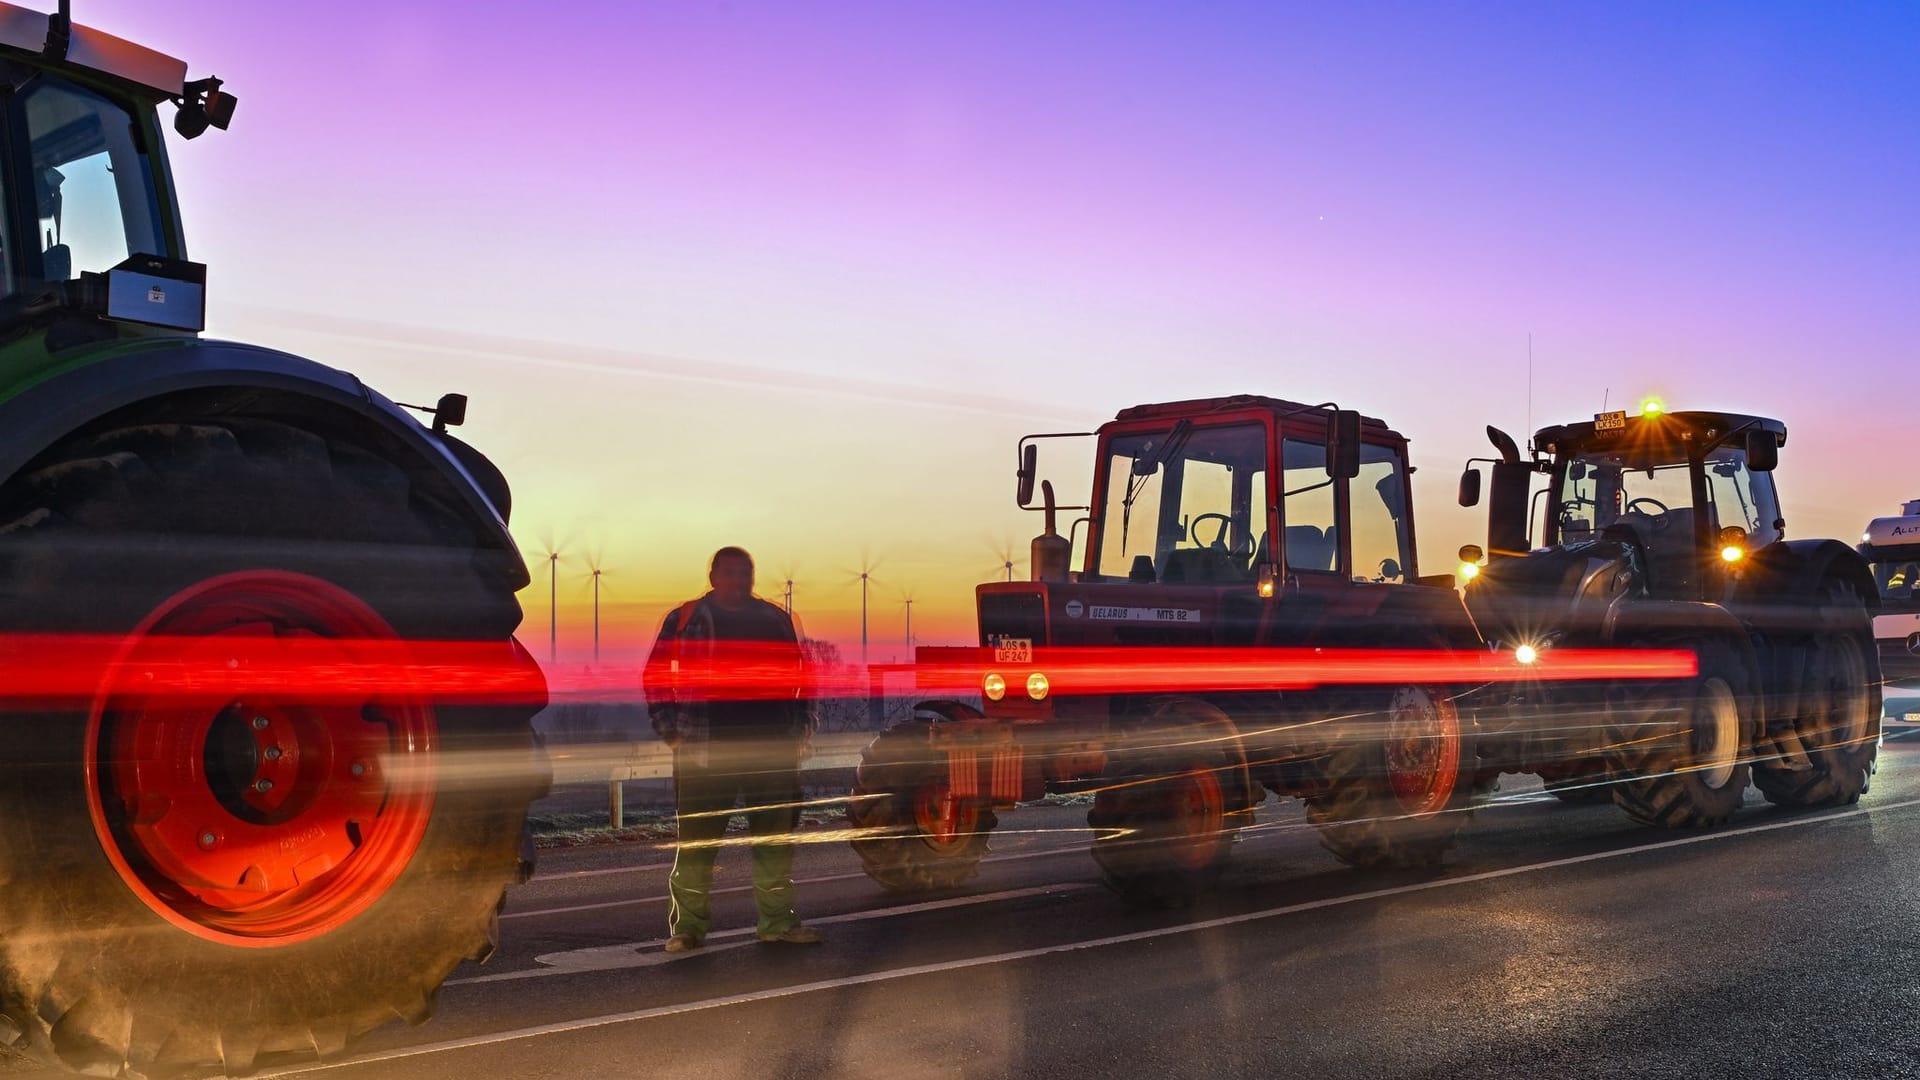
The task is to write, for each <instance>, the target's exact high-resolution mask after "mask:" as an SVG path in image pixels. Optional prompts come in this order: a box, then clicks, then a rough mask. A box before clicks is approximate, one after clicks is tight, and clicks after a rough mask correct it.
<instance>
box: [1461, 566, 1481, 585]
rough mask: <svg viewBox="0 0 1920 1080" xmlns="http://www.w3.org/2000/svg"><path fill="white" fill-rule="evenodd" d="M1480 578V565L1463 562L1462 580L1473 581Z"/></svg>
mask: <svg viewBox="0 0 1920 1080" xmlns="http://www.w3.org/2000/svg"><path fill="white" fill-rule="evenodd" d="M1479 576H1480V564H1479V563H1470V562H1463V563H1461V564H1460V580H1461V581H1472V580H1473V579H1474V578H1477V577H1479Z"/></svg>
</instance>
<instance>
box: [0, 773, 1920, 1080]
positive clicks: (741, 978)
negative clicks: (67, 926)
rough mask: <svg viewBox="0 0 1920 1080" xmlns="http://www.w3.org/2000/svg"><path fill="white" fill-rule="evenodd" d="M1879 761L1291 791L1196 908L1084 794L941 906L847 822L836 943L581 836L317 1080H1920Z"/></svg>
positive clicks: (834, 855) (636, 853) (817, 899)
mask: <svg viewBox="0 0 1920 1080" xmlns="http://www.w3.org/2000/svg"><path fill="white" fill-rule="evenodd" d="M1881 761H1882V767H1881V771H1880V774H1879V775H1878V776H1877V777H1876V778H1875V781H1874V785H1873V790H1872V792H1871V793H1870V794H1869V795H1868V796H1867V797H1866V798H1864V799H1863V800H1862V801H1861V804H1860V805H1859V806H1858V807H1857V808H1852V809H1849V810H1844V811H1827V812H1820V813H1811V814H1804V813H1803V814H1791V813H1783V812H1780V811H1776V810H1773V809H1771V808H1769V807H1767V806H1766V805H1765V804H1764V803H1763V802H1761V801H1760V800H1759V798H1758V796H1756V795H1749V799H1748V805H1747V808H1746V809H1745V811H1744V812H1743V813H1742V814H1741V816H1740V817H1739V818H1738V819H1737V820H1736V821H1735V822H1734V824H1733V825H1732V826H1730V827H1729V828H1726V829H1722V830H1719V831H1716V832H1708V833H1664V832H1652V831H1648V830H1644V829H1641V828H1638V827H1635V826H1633V825H1631V824H1629V823H1628V822H1627V821H1626V819H1625V818H1624V816H1623V815H1621V814H1620V813H1619V812H1618V811H1616V810H1614V809H1613V808H1611V807H1604V806H1602V807H1569V806H1563V805H1561V804H1559V803H1558V802H1557V801H1554V800H1552V799H1550V798H1545V797H1543V796H1542V795H1541V794H1540V793H1539V791H1538V789H1537V786H1535V785H1534V784H1533V783H1531V782H1530V781H1527V780H1520V779H1517V778H1513V777H1508V778H1507V779H1506V782H1505V783H1506V788H1507V790H1506V791H1504V792H1503V793H1502V801H1500V802H1499V803H1497V804H1496V805H1495V806H1493V807H1490V808H1488V809H1484V810H1481V811H1480V812H1479V813H1478V814H1477V815H1476V819H1475V822H1474V824H1473V826H1472V828H1471V829H1470V831H1469V833H1468V835H1467V837H1466V839H1465V840H1464V841H1463V842H1462V844H1461V845H1460V847H1459V848H1458V849H1457V851H1456V853H1455V855H1454V857H1453V858H1452V860H1451V861H1450V863H1449V865H1448V867H1447V868H1446V869H1445V871H1444V872H1443V873H1441V874H1439V875H1437V876H1436V875H1412V874H1398V873H1392V874H1383V873H1359V872H1355V871H1351V870H1346V869H1343V868H1341V867H1340V866H1339V865H1338V864H1336V863H1335V862H1334V860H1333V859H1332V858H1331V856H1328V855H1327V854H1325V853H1324V852H1323V851H1322V850H1321V849H1320V848H1319V846H1318V844H1317V842H1316V840H1315V838H1314V834H1313V832H1312V830H1311V829H1309V828H1307V827H1306V826H1305V825H1304V823H1303V822H1302V820H1301V815H1300V812H1299V810H1298V804H1296V803H1284V804H1278V805H1276V804H1274V803H1272V802H1271V801H1269V803H1268V804H1267V805H1266V806H1264V807H1263V808H1262V810H1261V813H1260V815H1259V820H1258V824H1257V826H1256V827H1254V828H1252V829H1249V830H1247V831H1246V832H1245V833H1243V839H1242V841H1241V843H1240V844H1239V845H1238V846H1237V849H1236V851H1235V856H1234V864H1233V869H1232V870H1231V871H1230V872H1229V874H1228V875H1227V877H1226V879H1225V881H1224V883H1223V886H1222V888H1221V889H1220V890H1219V892H1218V894H1217V895H1216V896H1214V897H1213V898H1212V899H1211V900H1210V901H1209V902H1207V903H1206V904H1204V905H1202V906H1199V907H1195V908H1191V909H1188V910H1185V911H1180V912H1139V911H1132V910H1128V909H1127V908H1125V907H1123V906H1122V905H1121V904H1120V903H1119V902H1118V901H1117V900H1116V899H1115V898H1114V897H1112V896H1111V895H1110V894H1108V893H1107V892H1106V891H1105V890H1104V888H1103V887H1102V886H1101V885H1100V884H1099V882H1098V876H1097V873H1096V871H1095V868H1094V866H1093V863H1092V861H1091V860H1090V859H1089V858H1088V856H1087V854H1086V852H1085V850H1084V845H1085V840H1086V836H1085V833H1084V809H1082V808H1074V807H1050V808H1038V809H1031V810H1022V811H1019V812H1017V813H1013V814H1008V815H1005V816H1003V818H1002V825H1003V827H1004V830H1005V831H1004V832H1003V833H1000V834H998V837H997V840H996V843H995V850H994V854H993V856H991V857H990V859H989V862H988V863H987V865H986V867H985V868H984V870H983V872H982V873H981V876H980V877H979V879H978V880H976V881H975V882H974V883H972V884H971V885H970V886H969V887H968V888H966V889H964V890H962V891H958V892H954V893H947V894H940V895H935V896H922V897H914V898H899V897H892V896H888V895H886V894H883V893H882V892H880V891H879V890H878V889H877V888H876V887H875V886H873V885H872V884H870V883H869V882H868V881H867V880H866V879H865V877H864V876H863V875H861V874H860V872H859V870H858V867H857V864H856V862H855V860H854V858H853V857H852V855H851V853H850V852H849V851H848V850H847V848H846V847H845V846H844V844H841V843H838V842H822V843H817V844H813V845H809V846H807V847H806V848H804V849H803V850H802V853H801V856H800V859H799V864H798V865H799V877H800V879H801V886H800V891H801V899H802V906H803V911H804V913H805V914H806V915H807V916H808V917H809V919H810V921H811V922H812V923H813V924H814V925H816V926H819V927H820V928H821V929H823V930H824V931H826V932H827V933H828V935H829V939H828V942H827V944H825V945H824V946H819V947H813V948H806V947H795V946H771V945H761V944H758V943H757V942H755V941H753V939H752V934H751V927H752V921H751V920H752V906H751V895H750V892H749V891H748V890H747V889H745V888H744V887H743V886H744V884H745V882H746V852H745V851H744V850H737V849H736V850H729V851H727V852H724V853H723V854H722V862H721V872H720V878H719V881H718V883H717V884H718V886H719V887H721V888H724V889H729V890H732V891H727V892H723V893H720V894H719V895H718V896H717V898H716V916H717V918H716V933H715V934H714V936H713V937H712V938H710V939H709V943H708V945H707V947H706V948H705V949H703V950H701V951H699V952H696V953H692V954H688V955H686V956H684V957H675V958H671V959H670V958H669V957H668V956H667V955H666V954H665V953H663V952H661V951H660V945H661V938H662V937H663V936H664V924H665V918H666V913H665V908H666V904H665V899H664V891H665V889H664V884H665V883H664V878H665V872H664V871H665V866H666V863H665V859H666V857H667V853H666V852H663V851H660V850H656V849H654V848H651V847H648V846H644V845H624V846H619V847H599V848H584V849H571V850H564V851H556V852H549V853H547V854H546V857H545V858H544V860H543V865H542V869H541V873H540V875H539V877H537V878H536V879H535V881H534V882H532V883H531V884H530V885H528V886H526V887H524V888H521V889H519V890H517V891H516V892H515V893H514V894H513V895H512V899H511V902H510V905H509V908H508V913H507V917H506V919H505V921H504V923H503V925H502V942H501V948H500V951H499V953H498V954H496V955H495V956H494V958H493V959H492V960H491V961H490V962H489V963H487V964H485V965H469V966H468V967H465V968H463V969H461V970H460V971H459V972H458V973H456V975H455V976H454V978H453V980H452V981H451V982H450V983H449V984H448V985H447V987H446V988H445V989H444V990H443V991H442V993H441V995H440V1000H439V1013H438V1016H437V1017H436V1018H435V1019H434V1020H433V1021H432V1022H431V1023H429V1024H427V1025H425V1026H423V1027H420V1028H411V1029H409V1028H402V1027H399V1026H397V1025H396V1026H395V1027H393V1028H390V1029H387V1030H384V1031H381V1032H378V1033H376V1034H375V1035H374V1036H372V1037H371V1038H369V1039H367V1040H366V1041H364V1042H363V1043H361V1044H360V1045H359V1046H358V1047H357V1050H356V1056H355V1057H354V1058H353V1059H351V1060H349V1061H346V1062H342V1063H337V1064H333V1065H326V1066H316V1067H311V1068H307V1069H299V1070H293V1073H292V1074H298V1075H306V1076H315V1077H328V1078H339V1080H359V1078H375V1077H378V1078H396V1077H397V1078H439V1077H460V1078H478V1077H494V1076H501V1077H555V1078H559V1077H565V1078H570V1080H572V1078H589V1077H633V1076H649V1077H680V1076H685V1077H702V1078H708V1077H731V1076H745V1077H754V1078H756V1080H758V1078H769V1077H789V1076H794V1077H799V1076H835V1077H867V1076H873V1077H882V1076H884V1077H917V1076H936V1075H938V1076H943V1077H944V1076H955V1075H959V1076H979V1077H999V1076H1048V1077H1073V1076H1161V1075H1168V1076H1282V1075H1284V1076H1315V1077H1340V1076H1355V1077H1361V1076H1365V1077H1403V1076H1404V1077H1468V1076H1472V1077H1478V1076H1513V1077H1522V1076H1525V1077H1543V1076H1603V1075H1604V1076H1647V1077H1712V1076H1722V1075H1734V1074H1739V1075H1742V1076H1745V1077H1795V1078H1800V1077H1823V1076H1900V1075H1920V1040H1916V1038H1915V1030H1914V1022H1913V1019H1912V1016H1913V1014H1914V1010H1915V1006H1916V1005H1917V1004H1920V979H1917V978H1916V975H1920V966H1917V965H1920V874H1916V870H1920V744H1916V743H1907V742H1899V743H1890V744H1889V745H1888V746H1886V747H1885V748H1884V750H1883V752H1882V757H1881ZM822 839H823V840H826V839H827V838H822ZM7 1075H9V1076H20V1077H26V1076H33V1075H52V1074H41V1073H37V1072H33V1071H28V1070H20V1071H12V1070H10V1071H8V1073H7ZM272 1075H289V1074H272Z"/></svg>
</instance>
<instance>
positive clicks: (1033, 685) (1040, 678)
mask: <svg viewBox="0 0 1920 1080" xmlns="http://www.w3.org/2000/svg"><path fill="white" fill-rule="evenodd" d="M1052 689H1053V686H1052V684H1051V683H1049V682H1048V681H1047V677H1046V676H1045V675H1043V674H1041V673H1040V672H1038V671H1036V672H1034V673H1033V674H1031V675H1029V676H1027V696H1028V697H1030V698H1032V699H1033V700H1035V701H1045V700H1047V693H1048V692H1049V691H1050V690H1052Z"/></svg>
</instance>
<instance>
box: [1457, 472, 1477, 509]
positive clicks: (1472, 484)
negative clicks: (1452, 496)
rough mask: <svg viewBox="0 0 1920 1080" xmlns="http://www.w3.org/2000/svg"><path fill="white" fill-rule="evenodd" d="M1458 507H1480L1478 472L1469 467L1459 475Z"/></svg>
mask: <svg viewBox="0 0 1920 1080" xmlns="http://www.w3.org/2000/svg"><path fill="white" fill-rule="evenodd" d="M1460 505H1461V506H1479V505H1480V470H1479V469H1476V468H1474V467H1473V466H1471V465H1469V466H1467V471H1465V472H1463V473H1461V474H1460Z"/></svg>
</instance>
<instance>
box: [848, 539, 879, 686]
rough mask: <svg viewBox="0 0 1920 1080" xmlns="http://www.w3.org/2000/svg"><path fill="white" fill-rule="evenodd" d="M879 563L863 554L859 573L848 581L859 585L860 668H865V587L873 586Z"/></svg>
mask: <svg viewBox="0 0 1920 1080" xmlns="http://www.w3.org/2000/svg"><path fill="white" fill-rule="evenodd" d="M878 565H879V563H877V562H875V561H874V560H873V559H870V558H868V557H867V556H865V555H864V554H863V555H862V556H861V557H860V571H859V573H857V574H855V575H853V577H852V578H851V579H850V580H853V581H858V582H859V583H860V668H861V670H863V671H864V670H866V667H867V587H868V586H870V585H871V584H873V581H874V576H873V571H874V568H875V567H876V566H878Z"/></svg>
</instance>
